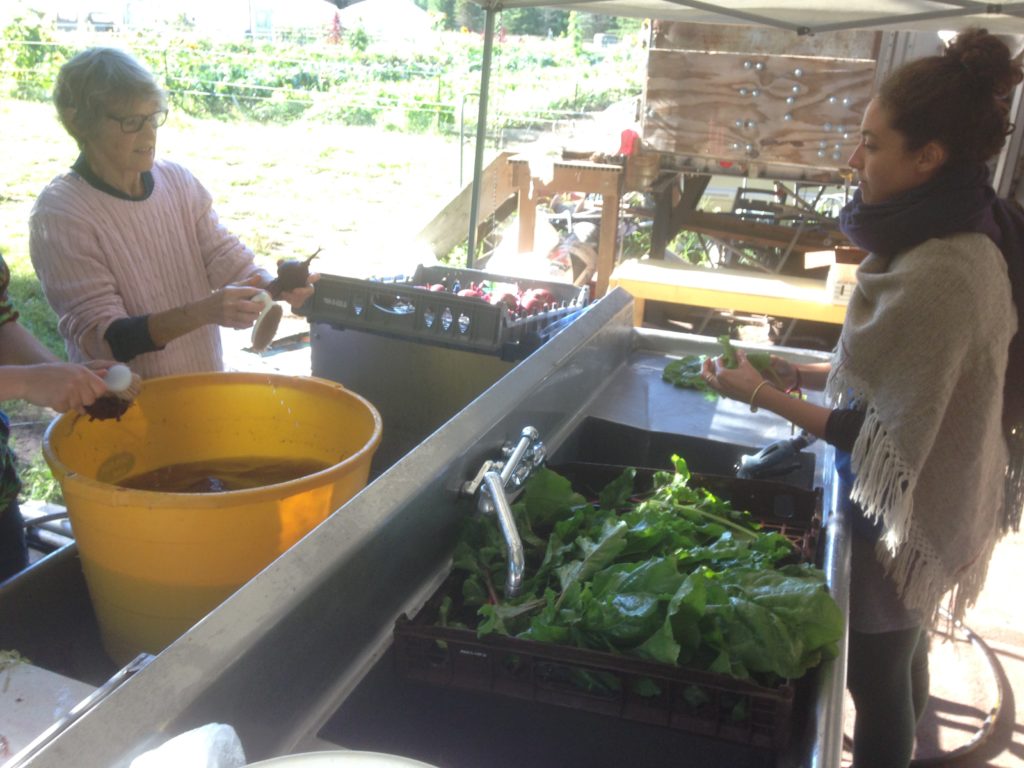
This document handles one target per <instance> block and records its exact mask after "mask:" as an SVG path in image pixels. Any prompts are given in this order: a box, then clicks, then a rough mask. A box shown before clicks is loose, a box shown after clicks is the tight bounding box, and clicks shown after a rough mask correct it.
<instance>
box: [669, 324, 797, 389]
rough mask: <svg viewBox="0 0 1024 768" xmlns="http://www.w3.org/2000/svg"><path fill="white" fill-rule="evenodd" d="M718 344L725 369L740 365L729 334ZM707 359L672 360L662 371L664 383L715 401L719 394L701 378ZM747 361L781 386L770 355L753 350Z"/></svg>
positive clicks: (685, 357)
mask: <svg viewBox="0 0 1024 768" xmlns="http://www.w3.org/2000/svg"><path fill="white" fill-rule="evenodd" d="M718 344H719V345H720V346H721V347H722V354H721V356H722V358H723V361H724V364H725V367H726V368H735V367H736V366H737V365H739V360H738V359H737V357H736V348H735V347H733V345H732V340H731V339H730V338H729V336H728V335H727V334H722V335H721V336H719V337H718ZM707 359H708V356H707V355H684V356H683V357H681V358H678V359H676V360H671V361H669V362H668V363H667V364H666V365H665V368H664V369H663V370H662V372H661V378H662V380H663V381H667V382H668V383H669V384H672V385H673V386H676V387H680V388H683V389H696V390H699V391H700V392H703V393H704V396H705V397H706V398H708V399H709V400H714V399H715V398H716V397H718V393H717V392H715V390H713V389H711V387H709V386H708V384H707V382H706V381H704V377H703V376H701V370H702V369H703V367H704V361H705V360H707ZM747 360H749V361H750V364H751V365H752V366H754V368H755V369H756V370H757V371H758V372H759V373H760V374H761V375H762V376H764V377H765V378H766V379H768V380H769V381H771V382H772V383H774V384H776V385H778V386H781V383H780V381H779V377H778V375H777V374H776V373H775V370H774V369H773V368H772V358H771V354H770V353H768V352H761V351H758V350H751V351H750V352H747Z"/></svg>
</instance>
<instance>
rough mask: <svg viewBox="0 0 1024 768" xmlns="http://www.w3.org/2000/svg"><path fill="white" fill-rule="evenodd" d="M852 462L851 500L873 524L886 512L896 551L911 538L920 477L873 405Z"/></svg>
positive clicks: (892, 547) (889, 537)
mask: <svg viewBox="0 0 1024 768" xmlns="http://www.w3.org/2000/svg"><path fill="white" fill-rule="evenodd" d="M851 460H852V466H853V471H854V474H855V475H856V477H855V479H854V482H853V488H852V489H851V491H850V498H851V499H852V500H853V501H854V502H856V503H857V504H859V505H860V507H861V509H863V510H864V514H866V515H867V516H868V518H869V519H871V520H877V519H878V518H880V517H882V513H883V511H884V512H885V530H886V534H885V541H886V543H887V546H888V548H889V549H890V550H893V551H895V550H896V548H897V547H900V546H902V545H903V543H904V542H906V541H907V539H908V538H909V535H910V522H911V517H912V516H913V513H914V498H913V493H914V486H915V485H916V484H917V473H916V472H915V470H914V469H912V468H911V467H910V466H908V465H907V464H906V463H904V462H903V461H902V459H901V457H900V454H899V452H898V451H897V450H896V446H895V445H894V444H893V441H892V438H891V437H890V436H889V433H888V432H886V430H885V425H884V424H883V423H882V420H881V418H880V417H879V415H878V410H877V409H876V408H875V407H874V406H873V405H870V404H869V405H868V408H867V411H866V412H865V415H864V426H862V427H861V430H860V434H859V435H858V437H857V442H856V443H855V444H854V447H853V453H852V454H851ZM901 586H902V585H901Z"/></svg>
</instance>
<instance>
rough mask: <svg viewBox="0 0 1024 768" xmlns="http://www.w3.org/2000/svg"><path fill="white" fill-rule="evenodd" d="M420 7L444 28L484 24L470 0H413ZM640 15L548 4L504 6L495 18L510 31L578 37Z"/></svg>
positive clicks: (630, 28) (630, 23)
mask: <svg viewBox="0 0 1024 768" xmlns="http://www.w3.org/2000/svg"><path fill="white" fill-rule="evenodd" d="M414 2H415V3H416V5H418V6H419V7H420V8H422V9H424V10H426V11H431V12H433V13H436V14H437V15H438V17H439V18H442V19H443V20H444V27H445V29H449V30H457V29H462V28H463V27H465V28H466V29H470V30H473V31H474V32H480V31H482V30H483V26H484V10H483V8H481V7H480V6H479V5H477V4H476V3H474V2H472V0H414ZM641 23H642V22H641V20H640V19H624V18H619V17H616V16H604V15H601V14H597V13H584V12H581V11H559V10H553V9H551V8H506V9H504V10H502V11H501V14H500V16H499V18H498V24H499V27H500V28H503V29H504V30H505V32H506V33H508V34H510V35H548V34H551V35H555V36H558V37H561V36H563V35H568V36H571V37H578V38H580V39H582V40H588V39H591V38H592V37H593V36H594V35H596V34H599V33H607V34H613V35H624V34H627V33H629V32H635V31H637V30H638V29H639V28H640V24H641Z"/></svg>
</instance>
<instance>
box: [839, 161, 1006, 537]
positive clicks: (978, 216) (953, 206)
mask: <svg viewBox="0 0 1024 768" xmlns="http://www.w3.org/2000/svg"><path fill="white" fill-rule="evenodd" d="M839 228H840V229H841V230H842V231H843V233H844V234H845V235H846V236H847V237H848V238H849V239H850V241H851V242H852V243H853V244H854V245H856V246H857V247H858V248H862V249H863V250H865V251H869V252H871V253H875V254H879V255H882V256H894V255H896V254H897V253H902V252H903V251H905V250H907V249H908V248H913V247H914V246H916V245H919V244H921V243H923V242H925V241H926V240H931V239H932V238H939V237H949V236H950V235H955V234H958V233H961V232H977V233H980V234H984V235H988V236H989V238H991V239H992V241H993V242H994V243H995V244H996V245H997V246H998V247H999V250H1000V251H1001V252H1002V254H1003V258H1005V259H1006V266H1007V269H1008V271H1009V275H1010V285H1011V289H1012V291H1013V302H1014V304H1015V305H1016V307H1017V328H1018V331H1017V335H1016V336H1014V338H1013V340H1012V341H1011V342H1010V357H1009V362H1008V365H1007V368H1006V384H1005V387H1004V390H1003V431H1004V434H1005V435H1006V441H1007V445H1008V446H1009V449H1010V466H1009V468H1008V470H1007V487H1006V515H1005V519H1004V525H1005V527H1006V529H1007V530H1009V529H1011V528H1012V529H1013V530H1015V531H1016V530H1019V528H1020V517H1021V508H1022V507H1024V210H1022V209H1021V207H1020V205H1018V204H1017V203H1016V202H1014V201H1011V200H1003V199H1000V198H999V197H997V196H996V193H995V190H993V189H992V187H991V185H990V184H989V183H988V169H987V167H986V166H985V165H984V164H983V163H977V164H971V165H961V166H955V167H946V168H944V169H942V171H940V172H939V173H938V174H937V175H936V176H935V178H933V179H932V180H931V181H929V182H927V183H925V184H922V185H921V186H918V187H915V188H913V189H911V190H908V191H907V192H904V193H903V194H901V195H898V196H897V197H895V198H893V199H892V200H889V201H887V202H884V203H878V204H876V205H870V204H868V203H865V202H864V201H863V200H862V199H861V194H860V190H857V191H856V193H854V196H853V199H852V200H851V201H850V202H849V203H848V204H847V205H846V207H844V208H843V210H842V211H840V213H839Z"/></svg>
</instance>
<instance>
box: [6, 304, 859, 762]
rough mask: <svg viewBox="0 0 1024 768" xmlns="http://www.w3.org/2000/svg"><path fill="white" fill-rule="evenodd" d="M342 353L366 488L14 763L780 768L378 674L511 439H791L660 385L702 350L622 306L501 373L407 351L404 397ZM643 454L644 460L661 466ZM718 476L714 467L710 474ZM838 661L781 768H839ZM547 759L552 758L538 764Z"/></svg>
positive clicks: (585, 718)
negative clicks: (374, 418)
mask: <svg viewBox="0 0 1024 768" xmlns="http://www.w3.org/2000/svg"><path fill="white" fill-rule="evenodd" d="M325 333H327V332H325ZM337 333H352V332H337ZM353 338H357V337H349V338H348V339H345V344H341V345H336V346H335V345H332V343H330V342H331V341H332V340H331V339H330V338H328V337H324V338H322V339H320V343H321V344H322V348H321V349H319V351H318V349H317V343H318V342H317V340H316V339H315V338H314V363H315V361H316V359H317V356H318V355H319V359H320V360H321V363H322V367H321V369H320V370H319V371H315V372H317V373H318V374H319V375H329V373H330V371H329V369H330V368H331V367H332V366H333V367H334V368H336V369H337V371H338V373H339V380H341V381H342V383H345V384H346V385H347V386H350V387H351V388H352V389H355V390H356V391H358V392H359V393H360V394H362V395H364V396H366V397H368V399H370V400H371V402H374V403H375V404H376V405H378V407H380V405H381V404H382V403H384V404H385V405H386V406H387V407H386V410H388V412H389V413H390V414H391V416H390V418H389V417H388V416H385V418H384V431H385V435H388V434H389V430H390V432H391V434H392V435H393V436H394V440H393V442H392V443H391V444H390V445H389V446H388V450H387V451H384V452H383V454H384V456H383V460H382V463H381V464H380V465H379V466H376V467H375V469H374V475H375V479H374V480H373V481H372V482H371V483H370V484H369V485H367V487H366V488H365V489H364V490H363V491H361V492H360V493H359V494H357V495H356V496H355V497H354V498H353V499H352V500H351V501H349V502H348V503H347V504H346V505H345V506H344V507H342V508H341V509H339V510H338V511H337V512H335V513H334V514H332V515H331V516H330V517H329V518H328V519H327V520H326V521H324V523H322V524H321V525H320V526H318V527H317V528H316V529H314V530H313V531H312V532H311V533H310V534H309V535H308V536H306V537H305V538H303V539H302V540H301V541H299V542H298V543H297V544H296V545H295V546H293V547H292V548H291V549H290V550H289V551H288V552H286V553H285V554H284V555H282V556H281V557H279V558H278V559H277V560H276V561H274V562H273V563H272V564H271V565H270V566H268V567H267V568H266V569H265V570H264V571H263V572H261V573H260V574H258V575H257V576H256V577H255V578H254V579H252V580H251V581H250V582H249V583H248V584H246V585H245V586H244V587H242V588H241V589H240V590H239V591H238V592H236V593H235V594H234V595H232V596H231V597H230V598H228V600H227V601H226V602H225V603H223V604H222V605H221V606H220V607H218V608H217V609H216V610H214V611H213V612H212V613H211V614H210V615H208V616H207V617H206V618H205V619H203V620H202V621H200V622H199V623H198V624H196V625H195V626H194V627H193V628H192V629H191V630H189V631H188V632H187V633H186V634H185V635H183V636H182V637H181V638H180V639H178V640H177V641H176V642H175V643H174V644H172V645H171V646H170V647H169V648H167V649H166V650H165V651H163V652H162V653H160V654H159V655H158V656H157V657H156V658H155V659H154V660H153V661H152V662H151V663H149V665H148V666H146V667H145V668H144V669H142V670H141V671H140V672H139V673H138V674H137V675H135V676H134V677H132V678H131V679H130V680H128V681H127V682H126V683H124V684H123V685H122V686H120V687H119V688H118V689H117V690H115V691H114V692H113V693H112V694H111V695H110V696H109V697H107V698H106V699H105V700H104V701H103V702H102V704H100V705H99V706H97V707H96V708H95V709H92V710H90V711H88V712H86V713H85V714H84V715H83V716H82V717H81V718H80V719H79V720H78V721H77V722H76V723H75V724H74V725H73V726H72V727H71V728H69V729H68V730H66V731H65V732H63V733H62V734H61V735H60V736H59V737H57V738H56V739H54V740H53V741H52V742H50V743H49V744H48V745H47V746H46V747H45V749H43V750H42V751H40V752H39V754H38V755H36V756H35V757H34V758H33V759H32V761H31V762H30V763H29V764H28V765H29V766H31V768H40V767H42V766H54V767H56V766H61V767H63V766H66V765H96V766H99V765H102V766H106V767H108V768H125V767H126V766H127V765H128V764H129V763H130V762H131V760H132V759H133V758H134V757H135V756H137V755H138V754H140V753H141V752H144V751H145V750H147V749H150V748H152V747H153V746H155V745H156V744H158V743H160V742H162V741H164V740H166V739H167V738H168V737H170V736H173V735H176V734H178V733H181V732H183V731H185V730H188V729H190V728H194V727H196V726H199V725H202V724H204V723H207V722H221V723H229V724H231V725H233V726H235V728H236V730H237V731H238V733H239V735H240V737H241V739H242V743H243V744H244V745H245V749H246V754H247V757H248V758H249V759H250V760H259V759H265V758H268V757H273V756H276V755H281V754H288V753H291V752H295V751H301V750H302V748H303V747H304V746H306V745H308V744H309V742H310V741H316V742H319V743H321V744H322V743H323V742H324V741H328V742H331V743H334V744H341V745H342V746H351V747H357V746H359V747H363V748H371V747H372V748H374V749H378V750H381V751H385V752H398V751H401V750H408V751H409V752H408V753H409V754H418V755H422V756H423V758H424V759H426V760H427V761H428V762H435V763H440V764H442V765H445V764H449V763H445V760H447V759H448V758H447V757H446V755H447V754H448V751H449V750H450V751H451V752H450V757H451V762H450V764H451V765H452V766H454V768H460V767H461V766H462V765H466V766H468V765H475V766H480V765H511V764H512V763H513V762H514V763H516V764H517V765H545V764H556V763H557V764H558V765H577V764H578V765H583V764H588V765H609V764H629V765H637V766H645V765H651V766H661V765H667V764H668V763H669V761H671V762H672V764H673V765H678V764H680V762H683V761H685V762H686V763H689V764H693V765H701V766H703V767H704V768H725V767H726V766H729V767H730V768H731V767H732V766H747V765H750V766H760V765H773V764H776V763H772V762H768V761H769V760H771V758H770V756H766V755H765V754H757V753H751V752H749V751H748V750H747V749H746V748H738V747H736V746H734V745H729V744H723V743H720V742H717V741H713V740H708V739H699V738H694V737H691V736H687V735H686V734H680V733H676V732H673V731H670V730H667V729H657V730H652V729H650V727H648V726H643V725H639V724H636V723H625V722H615V721H611V720H609V719H608V718H606V717H603V716H599V715H598V716H595V715H586V714H584V713H580V712H575V711H571V710H568V711H558V712H554V711H551V710H550V709H549V708H548V707H546V706H541V705H532V704H531V705H528V706H526V707H522V706H521V702H512V704H514V705H516V706H515V707H512V706H511V705H509V706H506V704H504V703H496V702H491V703H490V704H488V705H486V706H484V705H483V704H481V702H480V701H479V700H478V699H476V698H474V697H473V696H466V695H465V694H461V693H460V694H457V695H455V694H451V693H448V692H443V691H427V690H421V689H419V688H418V687H417V686H409V685H406V684H402V683H399V682H398V681H397V680H396V679H395V678H394V677H393V670H392V665H391V663H390V662H389V657H390V650H389V649H390V647H391V637H392V632H393V628H394V624H395V621H396V619H397V618H398V617H399V616H401V615H403V614H406V615H412V614H413V613H415V612H416V611H417V610H418V609H419V608H420V607H421V606H422V605H423V604H424V602H425V601H426V600H427V598H428V597H429V596H430V594H431V593H433V591H434V590H435V589H436V587H437V586H438V584H440V582H441V580H442V579H443V578H444V576H445V575H446V573H447V571H448V569H449V560H450V554H451V548H452V546H453V544H454V540H455V535H456V530H457V526H458V522H459V519H460V515H461V514H464V511H463V507H464V505H459V504H456V503H455V502H456V500H457V499H458V496H459V489H460V488H461V486H462V485H463V483H464V482H465V481H466V480H468V479H470V478H472V477H473V476H474V474H475V473H476V471H477V469H478V468H479V467H480V466H481V464H482V462H483V461H484V460H486V459H492V458H495V457H496V455H497V453H498V451H500V448H501V446H502V445H503V444H504V443H506V442H508V441H510V440H514V439H516V438H517V437H518V436H519V434H520V432H521V430H522V429H523V427H525V426H527V425H530V426H533V427H536V428H537V429H538V430H539V432H540V434H541V435H542V437H543V439H544V441H545V443H546V444H547V446H548V448H549V449H550V454H551V455H552V456H554V457H557V456H558V455H559V452H560V451H562V450H563V447H564V450H565V451H566V452H569V451H570V450H575V451H576V452H577V453H579V452H580V451H579V450H578V449H580V448H581V447H582V448H587V449H590V448H594V449H595V450H597V449H598V448H600V449H601V450H602V451H607V450H609V447H615V444H616V442H617V441H618V439H619V438H618V437H609V438H608V439H606V440H604V439H603V440H600V441H597V440H589V439H588V440H586V441H583V442H585V443H587V445H583V446H581V445H577V446H576V448H571V440H572V439H573V438H572V436H573V435H574V434H577V433H578V431H579V430H580V429H581V425H584V426H583V427H582V429H584V430H585V429H592V428H595V427H593V426H591V427H588V426H586V425H585V422H586V420H587V419H588V418H593V419H602V420H605V421H607V422H612V423H615V424H623V425H627V426H631V427H635V428H637V429H639V430H642V431H646V432H661V433H665V434H668V435H676V436H677V435H696V436H699V437H701V438H705V439H707V440H713V441H718V442H722V443H728V444H731V446H732V449H730V450H733V449H735V448H737V447H742V448H743V449H747V448H757V447H760V446H761V445H764V444H766V443H767V442H769V441H771V440H774V439H777V438H780V437H785V436H788V425H786V424H784V423H781V424H780V423H779V420H778V419H774V418H772V417H770V415H767V414H764V413H758V414H751V413H749V409H748V408H746V407H745V405H744V404H741V403H740V404H737V403H728V402H719V403H716V404H709V403H708V402H707V401H704V400H703V399H702V398H701V397H700V396H699V395H698V394H697V393H687V392H672V391H671V387H668V388H667V389H666V388H665V385H664V383H663V382H661V381H660V376H659V372H660V368H661V367H663V366H664V364H665V362H666V360H667V359H668V357H667V356H670V355H679V354H687V353H691V352H702V351H710V350H711V349H714V341H713V340H701V339H699V338H697V337H683V336H681V335H679V334H662V335H659V334H648V333H640V332H638V331H637V330H635V329H634V328H633V326H632V300H631V299H630V297H629V296H628V294H626V293H625V292H624V291H622V290H621V289H616V290H614V291H612V292H611V293H609V294H608V295H607V296H606V297H604V298H603V299H601V301H599V302H597V303H595V304H594V305H592V306H591V308H590V309H589V310H588V311H587V312H585V313H581V315H580V317H579V319H577V320H576V321H575V322H573V323H571V324H570V325H569V326H568V327H567V328H566V329H564V330H563V331H562V332H561V333H559V334H558V335H557V336H555V337H554V338H553V339H551V340H550V341H548V342H547V343H546V344H544V345H543V346H542V347H541V348H540V349H539V350H537V351H536V352H534V353H533V354H532V355H531V356H530V357H528V358H527V359H526V360H524V361H522V362H521V363H518V364H517V365H515V366H514V367H511V368H510V369H503V368H502V367H501V366H498V365H496V364H495V361H494V360H490V359H481V360H473V359H470V358H463V359H460V360H459V361H457V365H453V364H452V363H451V361H449V360H447V359H444V358H442V357H435V356H434V355H431V354H427V350H418V351H417V356H416V358H415V365H413V366H412V371H413V374H414V375H415V376H417V377H418V378H414V379H412V380H411V381H410V380H408V379H403V374H406V373H408V372H409V371H410V367H409V365H406V364H405V363H406V362H407V361H403V360H399V359H396V358H395V357H394V356H393V355H392V356H391V357H389V356H388V354H387V353H388V352H389V351H391V350H392V347H391V345H389V344H388V343H386V341H387V340H381V343H380V344H379V345H378V344H375V343H373V342H372V341H371V340H365V339H364V340H361V341H360V344H361V348H360V350H359V356H358V357H353V356H346V355H345V354H344V351H345V350H344V347H345V345H346V344H347V345H350V344H352V343H353V342H352V341H351V339H353ZM375 350H376V351H375ZM467 354H468V353H467ZM794 354H796V353H794ZM476 357H477V358H484V356H479V355H477V356H476ZM371 364H372V365H371ZM353 366H354V367H356V368H357V369H358V370H357V371H356V372H355V373H353V372H352V371H353ZM466 366H469V367H468V368H467V367H466ZM435 368H440V369H441V370H435ZM346 369H347V374H348V381H346V376H345V374H346ZM356 381H358V383H359V386H356V384H355V383H354V382H356ZM373 386H378V387H379V388H380V391H379V392H378V391H376V390H374V389H372V387H373ZM691 395H692V397H691ZM383 410H385V409H382V411H383ZM655 442H656V441H655ZM655 442H652V443H651V447H650V449H649V450H650V452H651V456H652V458H657V456H656V454H658V453H660V452H661V447H660V446H659V445H655ZM599 444H600V445H599ZM596 455H600V456H610V454H608V453H601V454H596ZM818 455H819V457H820V453H819V454H818ZM378 456H381V452H379V453H378ZM694 458H695V457H694ZM731 461H732V458H731V456H726V455H725V454H723V455H722V456H721V457H719V458H716V459H715V466H716V467H723V466H725V464H727V463H730V462H731ZM625 463H634V461H633V460H628V461H626V462H625ZM814 473H815V477H816V480H817V482H816V483H815V484H816V485H818V484H821V483H820V481H821V478H823V477H824V478H825V480H826V483H825V484H826V499H827V500H828V499H830V498H831V494H830V493H829V491H828V488H827V486H828V482H827V481H828V478H829V471H828V468H827V463H823V462H822V461H820V460H819V461H817V462H816V464H815V467H814ZM839 522H840V523H841V522H842V521H841V520H840V521H839ZM843 531H844V528H843V526H842V525H839V526H838V527H837V526H832V527H830V529H829V532H828V534H827V536H828V542H827V544H828V546H827V547H826V549H827V550H828V553H838V554H835V556H833V555H830V554H828V553H827V554H826V561H825V567H826V570H827V572H828V573H829V576H830V579H832V582H831V583H832V585H833V589H834V592H836V594H837V597H838V598H839V599H840V601H841V603H840V604H841V605H842V606H843V607H845V602H844V597H843V588H844V586H845V582H844V581H843V580H844V579H845V575H844V570H843V568H844V562H843V551H844V550H843V547H842V541H843V539H842V533H843ZM830 558H831V559H830ZM14 581H15V583H16V582H17V581H18V579H15V580H14ZM6 591H7V597H8V598H10V599H11V600H14V601H15V602H17V600H15V598H20V597H21V596H19V595H15V594H13V592H17V591H18V586H17V585H15V587H14V588H13V589H12V588H10V585H7V590H6ZM3 592H4V590H0V598H2V597H3V596H4V595H3V594H2V593H3ZM2 602H3V601H2V600H0V603H2ZM51 631H54V632H58V631H61V630H60V628H59V627H51ZM24 650H25V652H26V655H27V656H29V657H30V658H32V656H33V654H32V652H31V649H24ZM843 664H844V659H843V658H842V657H840V659H839V660H838V661H837V662H834V663H832V664H830V665H826V666H825V667H824V668H823V669H822V670H821V671H820V673H819V675H818V677H820V689H816V692H815V694H814V703H813V706H811V707H809V708H808V710H807V711H808V712H809V713H812V716H809V717H808V718H807V719H806V720H807V722H806V723H804V724H803V725H804V726H805V728H804V729H803V732H802V733H801V734H800V735H799V736H800V737H799V738H798V739H797V740H796V741H795V742H794V749H795V750H796V752H797V753H798V755H799V762H798V763H794V764H799V765H801V766H807V767H808V768H818V766H823V768H833V766H838V757H837V756H838V751H837V748H836V746H835V743H836V742H835V740H836V738H837V735H841V731H840V730H839V726H840V725H841V716H842V711H841V706H842V700H841V694H842V682H843V666H842V665H843ZM837 694H838V700H837V698H836V697H837ZM512 709H515V710H517V711H516V712H513V711H512ZM837 718H838V724H837ZM460 745H464V746H460ZM620 745H621V746H620ZM556 749H557V750H565V751H564V752H562V753H560V754H557V756H556V758H557V759H556V760H554V761H550V762H549V763H545V761H546V760H549V757H550V755H551V754H552V751H553V750H556ZM787 768H788V766H787Z"/></svg>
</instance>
